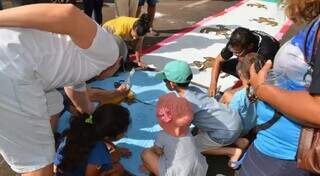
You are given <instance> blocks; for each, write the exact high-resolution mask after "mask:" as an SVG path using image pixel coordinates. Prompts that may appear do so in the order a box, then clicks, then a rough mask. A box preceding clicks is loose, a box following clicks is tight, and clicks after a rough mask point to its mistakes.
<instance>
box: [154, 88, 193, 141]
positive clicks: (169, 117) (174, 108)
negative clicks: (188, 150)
mask: <svg viewBox="0 0 320 176" xmlns="http://www.w3.org/2000/svg"><path fill="white" fill-rule="evenodd" d="M156 108H157V109H156V113H157V118H158V120H159V124H160V126H161V127H162V128H163V129H164V130H165V131H166V132H168V133H169V134H171V135H173V136H180V135H181V134H180V133H181V132H182V133H183V132H184V131H185V130H187V129H188V128H189V125H190V123H191V121H192V119H193V112H192V106H191V104H190V103H189V102H188V101H187V100H186V99H185V98H183V97H177V96H176V94H175V93H169V94H166V95H164V96H161V97H160V98H159V101H158V103H157V107H156ZM179 131H180V132H179Z"/></svg>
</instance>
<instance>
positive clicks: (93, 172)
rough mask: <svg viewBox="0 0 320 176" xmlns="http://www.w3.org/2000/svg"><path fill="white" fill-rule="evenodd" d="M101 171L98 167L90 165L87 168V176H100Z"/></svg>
mask: <svg viewBox="0 0 320 176" xmlns="http://www.w3.org/2000/svg"><path fill="white" fill-rule="evenodd" d="M100 174H101V171H100V170H99V169H98V167H97V165H93V164H88V165H87V167H86V174H85V176H100Z"/></svg>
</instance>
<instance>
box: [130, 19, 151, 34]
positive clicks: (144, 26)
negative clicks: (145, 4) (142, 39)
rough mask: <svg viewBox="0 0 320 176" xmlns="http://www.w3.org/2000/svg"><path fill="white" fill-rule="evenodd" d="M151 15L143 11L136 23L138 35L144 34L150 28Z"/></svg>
mask: <svg viewBox="0 0 320 176" xmlns="http://www.w3.org/2000/svg"><path fill="white" fill-rule="evenodd" d="M150 20H151V19H150V16H149V15H148V14H146V13H143V14H142V15H141V16H140V18H139V19H138V21H137V22H136V23H135V24H134V26H133V29H134V30H135V31H136V32H137V34H138V36H144V35H145V34H146V33H147V32H149V29H150Z"/></svg>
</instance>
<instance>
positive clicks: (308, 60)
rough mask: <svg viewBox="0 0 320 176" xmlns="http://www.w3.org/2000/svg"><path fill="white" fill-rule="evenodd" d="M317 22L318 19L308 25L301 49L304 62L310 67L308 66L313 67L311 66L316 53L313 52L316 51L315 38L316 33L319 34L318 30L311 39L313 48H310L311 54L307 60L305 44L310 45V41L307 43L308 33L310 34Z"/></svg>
mask: <svg viewBox="0 0 320 176" xmlns="http://www.w3.org/2000/svg"><path fill="white" fill-rule="evenodd" d="M318 20H319V18H316V19H314V20H313V21H312V22H311V23H310V24H309V25H308V27H307V33H306V37H305V39H304V45H303V46H304V48H303V52H304V53H303V54H304V56H305V57H306V62H307V63H308V64H309V65H310V66H313V64H314V59H315V54H316V53H317V52H314V51H315V49H317V47H316V46H317V43H318V42H317V36H318V32H319V30H317V32H316V34H315V37H314V38H313V39H312V44H313V46H312V47H313V48H312V51H313V52H312V54H311V56H310V57H311V58H307V57H308V53H307V51H308V50H307V44H308V43H310V41H308V38H309V34H310V32H311V30H312V29H313V27H314V25H315V24H316V23H317V21H318Z"/></svg>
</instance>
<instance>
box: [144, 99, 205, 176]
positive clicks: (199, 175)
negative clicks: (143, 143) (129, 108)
mask: <svg viewBox="0 0 320 176" xmlns="http://www.w3.org/2000/svg"><path fill="white" fill-rule="evenodd" d="M156 108H157V110H156V111H157V112H156V113H157V114H156V115H157V118H158V121H159V124H160V126H161V127H162V128H163V131H160V132H159V134H158V137H157V138H156V140H155V144H154V146H153V147H151V148H147V149H145V150H144V151H143V152H142V154H141V158H142V161H143V165H142V167H141V168H142V169H144V170H147V171H150V172H152V173H153V174H155V175H160V176H164V175H167V176H171V175H175V176H205V175H206V173H207V169H208V164H207V162H206V158H205V157H204V156H203V155H201V153H200V151H199V150H198V149H197V147H196V144H195V141H194V139H193V137H192V135H191V133H190V131H189V126H190V124H191V121H192V119H193V112H192V106H191V104H190V103H189V102H188V101H187V100H186V99H185V98H182V97H177V96H176V95H175V94H174V93H169V94H167V95H164V96H161V97H160V98H159V101H158V104H157V107H156ZM186 146H188V147H186Z"/></svg>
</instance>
